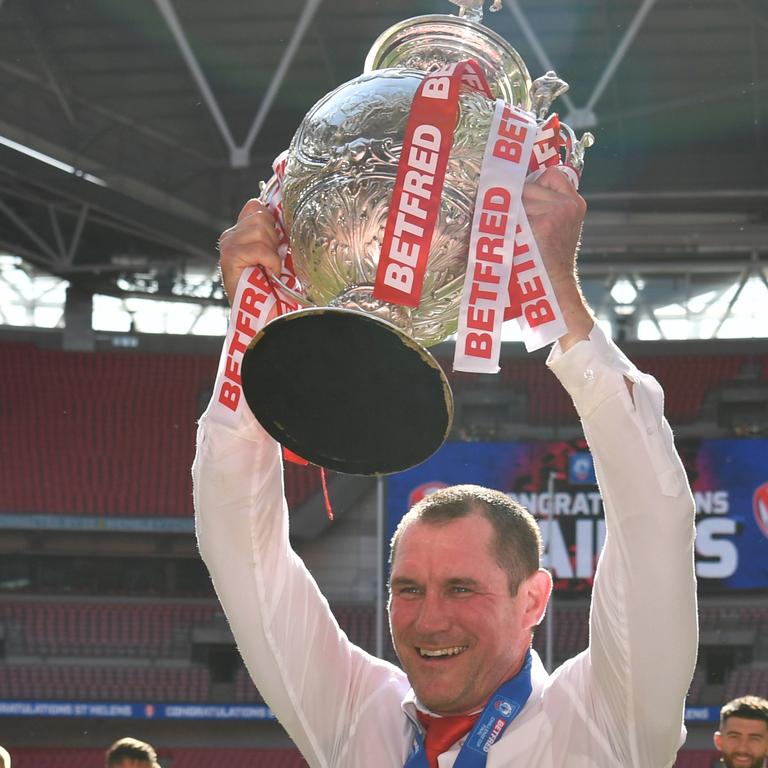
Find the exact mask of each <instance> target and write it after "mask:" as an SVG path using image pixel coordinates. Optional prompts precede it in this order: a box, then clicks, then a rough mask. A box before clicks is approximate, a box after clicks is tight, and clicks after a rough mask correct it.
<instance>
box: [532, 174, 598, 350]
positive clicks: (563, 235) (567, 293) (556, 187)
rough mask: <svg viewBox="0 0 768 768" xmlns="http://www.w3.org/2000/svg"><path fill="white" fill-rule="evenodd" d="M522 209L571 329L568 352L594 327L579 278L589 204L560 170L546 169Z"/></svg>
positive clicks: (566, 343) (564, 345) (564, 342)
mask: <svg viewBox="0 0 768 768" xmlns="http://www.w3.org/2000/svg"><path fill="white" fill-rule="evenodd" d="M523 206H524V208H525V212H526V214H527V216H528V221H529V222H530V224H531V229H532V231H533V235H534V237H535V238H536V243H537V244H538V246H539V251H540V252H541V258H542V260H543V261H544V266H545V267H546V269H547V274H548V275H549V279H550V281H551V282H552V288H553V289H554V291H555V296H556V297H557V302H558V304H559V305H560V309H561V310H562V312H563V316H564V319H565V322H566V325H567V326H568V334H566V335H565V336H563V337H561V339H560V345H561V347H562V348H563V350H566V349H568V348H570V347H571V346H573V344H575V343H576V342H577V341H580V340H582V339H586V338H587V337H588V336H589V332H590V331H591V330H592V326H593V324H594V320H593V318H592V315H591V314H590V312H589V309H588V308H587V305H586V302H585V301H584V297H583V296H582V295H581V290H580V289H579V282H578V278H577V276H576V252H577V250H578V247H579V238H580V237H581V228H582V225H583V223H584V215H585V214H586V211H587V203H586V202H585V200H584V198H583V197H582V196H581V195H580V194H579V193H578V192H577V191H576V190H575V189H574V186H573V184H571V182H570V181H569V180H568V179H567V178H566V177H565V175H564V174H563V173H562V172H561V171H558V170H557V168H547V169H546V170H545V171H544V173H543V174H542V175H541V176H540V177H539V178H538V179H537V180H536V181H535V182H531V183H528V184H526V185H525V187H524V188H523Z"/></svg>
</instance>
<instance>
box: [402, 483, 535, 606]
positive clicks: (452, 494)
mask: <svg viewBox="0 0 768 768" xmlns="http://www.w3.org/2000/svg"><path fill="white" fill-rule="evenodd" d="M473 514H479V515H482V516H483V517H485V519H486V520H488V522H489V523H490V524H491V525H492V526H493V531H494V538H493V552H492V554H493V556H494V557H495V559H496V562H497V563H498V564H499V565H500V566H501V567H502V568H504V569H505V570H506V571H507V574H508V581H509V591H510V594H512V595H515V594H517V590H518V587H519V586H520V584H521V583H522V582H523V580H524V579H526V578H528V576H530V575H531V574H532V573H534V572H535V571H537V570H538V569H539V566H540V563H541V532H540V531H539V526H538V525H537V524H536V520H535V519H534V517H533V515H532V514H531V513H530V512H529V511H528V510H527V509H525V507H523V506H521V505H520V504H518V503H517V502H516V501H515V500H514V499H511V498H510V497H509V496H507V495H506V494H505V493H502V492H501V491H494V490H492V489H491V488H483V487H482V486H480V485H452V486H449V487H448V488H441V489H440V490H437V491H435V492H434V493H430V494H429V495H427V496H425V497H424V498H423V499H421V501H419V502H417V503H416V504H414V505H413V507H411V509H410V510H408V512H407V513H406V514H405V515H404V516H403V518H402V520H400V523H399V524H398V526H397V529H396V530H395V533H394V535H393V536H392V541H391V542H390V547H389V565H390V570H391V568H392V563H393V562H394V560H395V552H396V550H397V544H398V542H399V541H400V537H401V536H402V535H403V532H404V531H405V530H406V528H408V527H409V526H410V525H412V524H413V523H428V524H429V525H441V524H445V523H449V522H451V521H452V520H458V519H460V518H462V517H468V516H469V515H473Z"/></svg>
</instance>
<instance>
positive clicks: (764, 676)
mask: <svg viewBox="0 0 768 768" xmlns="http://www.w3.org/2000/svg"><path fill="white" fill-rule="evenodd" d="M745 692H748V693H752V694H755V695H756V696H763V697H765V698H768V669H761V668H755V667H748V666H747V667H739V668H737V669H734V670H733V671H732V672H731V673H730V674H729V675H728V679H727V681H726V683H725V697H724V698H725V700H726V701H730V700H731V699H735V698H736V697H738V696H743V695H744V693H745Z"/></svg>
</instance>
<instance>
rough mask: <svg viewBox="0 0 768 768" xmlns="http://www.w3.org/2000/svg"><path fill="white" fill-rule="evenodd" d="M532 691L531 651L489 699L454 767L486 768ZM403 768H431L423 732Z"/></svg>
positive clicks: (417, 737) (418, 736) (417, 738)
mask: <svg viewBox="0 0 768 768" xmlns="http://www.w3.org/2000/svg"><path fill="white" fill-rule="evenodd" d="M532 690H533V686H532V685H531V652H530V651H528V653H527V654H526V657H525V662H524V663H523V668H522V669H521V670H520V671H519V672H518V673H517V674H516V675H515V676H514V677H513V678H512V679H511V680H507V681H506V682H505V683H503V684H502V685H500V686H499V687H498V688H497V689H496V692H495V693H494V694H493V696H491V698H490V699H488V703H487V704H486V705H485V707H484V709H483V711H482V712H481V713H480V717H478V719H477V722H476V723H475V725H474V727H473V728H472V730H471V731H470V732H469V736H467V738H466V741H465V742H464V744H463V745H462V747H461V751H460V752H459V756H458V757H457V758H456V762H455V763H454V764H453V768H483V766H485V764H486V760H487V758H488V750H489V749H490V748H491V746H492V745H493V744H494V743H495V742H496V741H498V740H499V738H501V735H502V734H503V733H504V731H505V730H506V729H507V727H508V726H509V724H510V723H511V722H512V721H513V720H514V719H515V718H516V717H517V716H518V715H519V714H520V712H521V711H522V709H523V707H524V706H525V703H526V702H527V701H528V699H529V697H530V695H531V691H532ZM403 768H428V764H427V757H426V753H425V750H424V737H423V736H422V734H421V733H419V734H418V735H417V736H416V740H415V743H414V748H413V750H412V752H411V754H410V755H409V757H408V759H407V760H406V761H405V765H404V766H403Z"/></svg>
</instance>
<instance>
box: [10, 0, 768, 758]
mask: <svg viewBox="0 0 768 768" xmlns="http://www.w3.org/2000/svg"><path fill="white" fill-rule="evenodd" d="M455 10H456V8H455V6H453V5H451V3H450V2H448V0H417V1H415V2H410V3H406V2H404V0H392V1H391V2H388V3H381V2H379V3H354V2H351V0H325V2H322V1H321V0H287V2H284V3H281V4H272V3H265V2H259V3H246V2H243V0H221V1H220V2H218V3H216V4H210V3H204V2H201V0H135V2H132V3H130V4H128V3H118V2H115V1H114V0H72V1H71V2H67V3H46V2H44V0H6V2H3V1H2V0H0V83H2V92H3V98H2V99H1V100H0V419H1V421H0V744H1V745H2V746H4V747H5V748H6V749H7V750H8V751H9V752H10V754H11V756H12V758H13V766H14V768H75V766H77V767H78V768H98V767H99V766H103V765H104V753H105V750H106V749H107V747H108V746H109V745H110V744H112V743H113V742H114V741H115V740H117V739H118V738H121V737H123V736H133V737H135V738H139V739H142V740H145V741H147V742H149V743H151V744H152V745H154V746H155V748H156V749H157V752H158V757H159V762H160V764H161V765H162V768H199V767H202V766H207V765H211V764H215V765H222V766H228V767H229V766H231V767H232V768H246V767H250V766H264V767H265V768H294V766H295V767H297V768H298V766H302V765H306V763H305V762H304V760H303V758H302V757H301V755H300V754H299V752H298V750H297V749H296V748H295V746H294V745H293V744H292V742H291V740H290V738H289V737H288V736H287V734H286V733H285V731H284V730H283V729H282V728H281V726H280V724H279V723H278V722H277V721H276V719H275V717H274V715H273V714H272V712H271V711H270V709H269V707H268V706H267V705H266V703H265V702H264V700H263V698H262V695H261V694H260V692H259V691H258V689H257V688H256V687H255V686H254V684H253V683H252V682H251V679H250V677H249V675H248V673H247V672H246V670H245V667H244V665H243V662H242V661H241V659H240V656H239V653H238V651H237V648H236V645H235V641H234V639H233V637H232V634H231V632H230V629H229V626H228V623H227V619H226V617H225V616H224V613H223V611H222V609H221V607H220V605H219V603H218V600H217V599H216V596H215V593H214V591H213V588H212V585H211V582H210V578H209V576H208V573H207V571H206V568H205V566H204V564H203V563H202V561H201V559H200V556H199V554H198V550H197V544H196V540H195V533H194V519H193V504H192V481H191V475H190V466H191V464H192V460H193V457H194V452H195V431H196V425H197V419H198V418H199V417H200V415H201V414H202V412H203V410H204V409H205V407H206V405H207V403H208V401H209V400H210V398H211V394H212V391H213V385H214V379H215V376H216V370H217V366H218V360H219V355H220V352H221V345H222V340H223V337H224V334H225V333H226V327H227V317H228V309H227V301H226V298H225V296H224V292H223V288H222V285H221V282H220V276H219V274H218V266H217V260H218V254H217V251H216V243H217V240H218V237H219V234H220V233H221V232H222V231H223V230H224V229H226V228H227V227H229V226H231V225H232V223H233V222H234V221H235V219H236V217H237V214H238V211H239V210H240V209H241V207H242V205H243V203H244V202H245V201H246V200H248V199H249V198H251V197H254V196H257V195H258V193H259V181H261V180H266V179H268V178H269V176H270V175H271V172H272V171H271V164H272V161H273V159H274V158H275V157H276V156H277V155H278V154H279V153H280V152H281V151H282V150H283V149H285V148H286V147H287V146H288V144H289V143H290V140H291V137H292V135H293V133H294V131H295V130H296V128H297V127H298V125H299V123H300V122H301V120H302V118H303V116H304V115H305V114H306V113H307V111H308V110H309V109H310V107H311V106H312V105H313V104H314V103H315V102H316V101H317V100H318V99H320V98H321V97H322V96H323V95H324V94H326V93H327V92H329V91H331V90H332V89H334V88H336V87H337V86H338V85H339V84H341V83H343V82H345V81H347V80H349V79H351V78H353V77H355V76H357V75H358V74H359V73H360V72H361V71H362V66H363V61H364V59H365V55H366V52H367V50H368V48H369V47H370V45H371V43H372V42H373V40H375V38H376V37H377V36H378V35H379V34H380V33H381V32H382V31H383V30H385V29H386V28H387V27H389V26H390V25H392V24H394V23H396V22H398V21H401V20H402V19H405V18H407V17H410V16H415V15H419V14H431V13H453V12H454V11H455ZM485 22H486V23H487V24H488V25H489V26H490V27H491V28H492V29H494V30H495V31H496V32H497V33H498V34H500V35H501V36H502V37H504V38H505V39H507V40H508V41H510V42H511V43H512V45H513V46H514V47H515V48H516V49H517V50H518V52H519V53H520V54H521V56H522V57H523V59H524V60H525V62H526V63H527V65H528V68H529V69H530V70H531V72H532V73H533V76H534V77H535V76H538V75H539V74H541V73H543V72H544V71H546V70H549V69H555V70H556V71H557V72H558V74H559V75H561V76H562V77H563V78H564V79H566V80H568V81H569V83H570V84H571V88H570V90H569V91H568V93H567V94H565V95H564V96H561V97H560V99H559V100H558V101H557V102H556V104H555V108H556V109H557V111H558V112H559V113H560V115H561V117H562V119H563V120H564V121H566V122H568V123H569V124H570V125H571V126H572V127H573V128H574V129H575V130H576V132H577V134H581V133H582V132H583V131H585V130H589V131H591V132H592V133H593V134H594V135H595V138H596V142H595V146H594V147H592V148H591V149H590V150H589V152H588V153H587V156H586V160H585V171H584V176H583V180H582V187H581V192H582V194H583V195H584V197H585V198H586V200H587V203H588V205H589V212H588V214H587V219H586V223H585V227H584V232H583V237H582V245H581V251H580V257H579V272H580V275H581V284H582V289H583V292H584V294H585V296H586V298H587V299H588V301H589V303H590V305H591V307H592V308H593V309H594V312H595V314H596V316H597V318H598V322H599V323H600V325H601V327H602V328H603V329H604V330H605V331H606V333H608V334H609V335H610V336H611V337H612V338H613V339H614V340H615V341H616V342H617V343H618V344H619V345H620V346H621V348H622V350H623V351H624V352H626V354H627V355H628V356H629V357H630V358H631V359H632V360H633V361H634V362H635V363H636V364H637V365H638V367H639V368H640V369H641V370H643V371H646V372H648V373H650V374H652V375H653V376H654V377H655V378H656V379H657V380H658V381H659V382H660V383H661V385H662V386H663V388H664V391H665V411H666V415H667V418H668V420H669V422H670V424H671V426H672V428H673V431H674V433H675V437H676V445H677V448H678V451H679V453H680V455H681V457H682V459H683V463H684V465H685V469H686V472H687V474H688V478H689V480H690V482H691V487H692V489H693V492H694V496H695V500H696V504H697V517H696V528H697V539H696V574H697V577H698V596H699V624H700V636H699V651H698V661H697V666H696V672H695V675H694V678H693V681H692V684H691V687H690V690H689V693H688V696H687V700H686V711H685V721H686V727H687V731H688V736H687V740H686V742H685V744H684V745H683V747H682V748H681V750H680V752H679V754H678V759H677V763H676V764H675V765H676V768H711V766H713V765H715V764H717V761H718V759H719V755H718V753H717V752H716V751H715V750H714V747H713V745H712V733H713V732H714V731H715V730H716V729H717V723H718V719H719V710H720V707H721V706H722V705H723V704H724V703H725V702H726V701H729V700H730V699H733V698H735V697H737V696H741V695H745V694H756V695H760V696H763V697H765V696H768V317H767V316H766V311H765V307H766V302H767V301H768V223H766V205H767V204H768V160H766V157H767V155H766V151H765V150H766V146H768V124H767V122H766V121H767V120H768V117H766V115H768V99H767V98H766V93H768V87H767V86H768V74H767V73H766V66H765V63H764V61H765V52H766V51H768V14H767V13H766V11H765V9H764V8H763V6H762V5H761V4H760V3H759V2H757V0H703V1H702V2H699V3H697V4H696V6H695V7H693V6H692V5H691V4H689V3H684V2H681V1H680V0H626V1H623V2H620V3H612V2H610V1H609V0H585V2H580V3H578V4H575V3H571V2H568V0H551V1H550V2H546V3H540V2H533V1H532V0H504V8H503V9H501V10H500V11H499V12H498V13H494V14H490V13H488V14H486V17H485ZM510 325H513V326H514V325H515V324H514V323H513V324H510ZM432 352H433V354H434V355H435V358H436V359H437V360H438V362H439V363H440V364H441V366H442V367H443V369H444V370H445V371H446V372H447V374H448V378H449V380H450V383H451V387H452V390H453V395H454V400H455V417H454V423H453V427H452V430H451V433H450V435H449V438H448V440H447V442H446V444H445V445H444V446H443V448H441V449H440V451H439V452H438V453H437V454H435V455H434V456H433V457H432V458H430V459H429V460H427V461H426V462H424V463H423V464H420V465H419V466H416V467H414V468H413V469H410V470H406V471H405V472H401V473H397V474H394V475H389V476H385V477H381V478H371V477H363V476H356V475H343V474H338V473H331V472H329V473H328V475H327V491H328V496H329V499H330V506H331V507H332V512H333V520H331V519H329V515H328V514H327V512H328V510H327V506H328V505H327V503H326V501H325V498H324V489H323V478H322V477H321V473H320V471H319V469H318V468H317V467H314V466H311V465H310V466H301V465H298V464H294V463H290V462H286V464H285V491H286V496H287V500H288V505H289V509H290V530H291V543H292V545H293V547H294V549H295V550H296V552H297V553H298V554H299V555H300V557H301V558H302V559H303V561H304V562H305V563H306V565H307V566H308V568H309V569H310V571H311V572H312V574H313V576H314V577H315V579H316V581H317V583H318V585H319V586H320V588H321V590H322V592H323V594H324V595H325V596H326V597H327V599H328V601H329V603H330V606H331V608H332V610H333V612H334V614H335V616H336V617H337V619H338V621H339V623H340V626H341V627H342V629H343V630H344V631H345V632H346V634H347V635H348V637H349V638H350V639H351V640H352V641H353V642H354V643H356V644H358V645H360V646H361V647H362V648H363V649H365V650H367V651H369V652H370V653H372V654H375V655H377V656H380V657H383V658H386V659H389V660H390V661H393V662H396V658H395V655H394V652H393V650H392V647H391V643H390V640H389V633H388V630H387V619H386V615H385V601H386V576H387V574H386V556H387V555H386V553H387V547H388V540H389V537H390V536H391V534H392V532H393V530H394V527H395V526H396V524H397V521H398V520H399V519H400V517H401V516H402V514H403V513H404V512H405V510H406V509H407V508H408V506H409V505H410V504H412V503H414V502H415V501H417V500H418V499H419V498H421V497H423V496H424V495H425V494H426V493H429V492H430V491H431V490H433V489H435V488H438V487H441V486H443V485H447V484H452V483H458V482H475V483H479V484H483V485H490V486H493V487H495V488H498V489H499V490H502V491H504V492H506V493H508V494H510V495H511V496H513V497H514V498H516V499H518V500H519V501H520V502H521V503H523V504H524V505H525V506H526V507H527V508H528V509H529V510H530V511H531V512H532V513H533V514H534V515H535V516H536V517H537V519H538V520H539V521H540V526H541V529H542V533H543V536H544V539H545V544H546V548H545V564H546V565H547V567H549V568H550V570H551V572H552V575H553V577H554V580H555V593H554V595H555V596H554V601H553V603H552V605H551V607H550V609H549V611H548V613H547V616H546V619H545V622H544V623H543V624H542V626H541V627H539V629H538V630H537V632H536V634H535V639H534V645H535V647H536V649H537V650H538V651H539V653H540V654H541V657H542V659H544V660H545V662H546V664H547V666H548V667H549V668H550V669H551V668H553V667H554V666H557V665H558V664H560V663H561V662H563V661H564V660H566V659H568V658H570V657H572V656H573V655H575V654H576V653H578V652H580V651H582V650H584V649H585V648H586V647H587V644H588V641H589V622H588V619H589V616H588V614H589V601H590V593H591V585H592V578H593V575H594V568H595V564H596V561H597V557H598V555H599V552H600V549H601V547H602V543H603V539H604V537H605V524H604V519H603V510H602V502H601V500H600V497H599V494H598V491H597V486H596V480H595V475H594V468H593V467H592V462H591V459H590V456H589V452H588V449H587V446H586V442H585V440H584V438H583V434H582V430H581V426H580V423H579V420H578V417H577V415H576V412H575V410H574V407H573V404H572V402H571V401H570V399H569V397H568V396H567V395H566V394H565V392H564V391H563V390H562V388H561V387H560V386H559V385H558V383H557V380H556V379H555V377H554V376H553V375H552V374H551V373H550V372H549V371H548V370H547V369H546V366H545V365H544V360H545V357H546V350H541V351H539V352H536V353H533V354H526V352H525V349H524V347H523V345H522V343H521V341H520V334H519V330H518V329H517V328H516V327H512V328H510V329H509V333H508V335H507V337H506V340H505V342H504V345H503V350H502V357H501V361H500V367H501V371H500V372H499V373H498V374H496V375H490V376H486V375H480V374H468V373H452V372H451V363H452V358H453V343H452V341H451V340H448V341H445V342H442V343H441V344H439V345H437V346H435V347H433V348H432ZM664 566H665V564H664V563H663V562H660V563H658V567H659V568H664ZM664 631H665V628H664V627H663V626H659V627H658V632H660V633H663V632H664ZM670 642H671V643H672V642H674V638H672V637H671V638H670ZM647 768H654V767H653V766H648V767H647Z"/></svg>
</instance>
